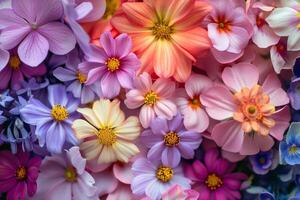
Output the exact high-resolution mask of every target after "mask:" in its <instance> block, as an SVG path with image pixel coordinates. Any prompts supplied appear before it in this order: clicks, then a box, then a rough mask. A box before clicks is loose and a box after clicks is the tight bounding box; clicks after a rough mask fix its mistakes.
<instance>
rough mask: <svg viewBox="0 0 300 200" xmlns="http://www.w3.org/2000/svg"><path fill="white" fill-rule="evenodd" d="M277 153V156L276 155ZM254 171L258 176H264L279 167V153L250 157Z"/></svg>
mask: <svg viewBox="0 0 300 200" xmlns="http://www.w3.org/2000/svg"><path fill="white" fill-rule="evenodd" d="M276 153H277V155H276ZM249 160H250V163H251V165H252V169H253V171H254V172H255V173H256V174H260V175H264V174H267V173H268V172H269V171H270V170H272V169H274V168H276V167H277V165H278V152H275V150H270V151H266V152H260V153H258V154H256V155H252V156H250V157H249Z"/></svg>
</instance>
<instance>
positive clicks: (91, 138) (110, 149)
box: [72, 99, 141, 164]
mask: <svg viewBox="0 0 300 200" xmlns="http://www.w3.org/2000/svg"><path fill="white" fill-rule="evenodd" d="M77 111H78V112H79V113H81V114H82V115H83V117H84V118H85V119H86V120H83V119H77V120H75V121H74V122H73V126H72V127H73V129H74V131H75V135H76V137H77V138H78V139H84V140H83V142H82V143H81V144H80V150H81V152H82V153H83V155H84V157H85V158H86V159H87V160H97V163H98V164H101V163H111V162H115V161H121V162H128V161H129V159H130V158H131V157H133V156H134V155H136V154H137V153H139V149H138V148H137V146H136V145H135V144H133V140H135V139H136V138H137V137H138V136H139V135H140V131H141V128H140V124H139V121H138V118H137V117H129V118H127V119H125V115H124V113H123V111H122V110H121V109H120V102H119V100H113V101H112V102H111V101H110V100H107V99H100V100H99V101H95V102H94V104H93V107H92V109H91V108H79V109H78V110H77Z"/></svg>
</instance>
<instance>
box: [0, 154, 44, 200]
mask: <svg viewBox="0 0 300 200" xmlns="http://www.w3.org/2000/svg"><path fill="white" fill-rule="evenodd" d="M40 165H41V159H40V158H39V157H33V158H30V157H29V153H25V152H23V151H18V153H17V154H16V155H13V154H12V153H11V152H10V151H2V152H0V192H7V199H9V200H25V198H26V197H27V195H28V196H30V197H32V196H33V195H34V194H35V192H36V189H37V184H36V179H37V178H38V175H39V167H40Z"/></svg>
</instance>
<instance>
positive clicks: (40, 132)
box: [35, 121, 52, 147]
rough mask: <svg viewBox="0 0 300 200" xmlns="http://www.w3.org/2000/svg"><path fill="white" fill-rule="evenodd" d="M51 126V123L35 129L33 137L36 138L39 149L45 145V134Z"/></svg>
mask: <svg viewBox="0 0 300 200" xmlns="http://www.w3.org/2000/svg"><path fill="white" fill-rule="evenodd" d="M51 125H52V121H50V122H46V123H44V124H42V125H40V126H37V127H36V129H35V135H36V136H37V138H38V140H39V145H40V146H41V147H43V146H44V145H45V143H46V134H47V131H48V130H49V128H50V126H51Z"/></svg>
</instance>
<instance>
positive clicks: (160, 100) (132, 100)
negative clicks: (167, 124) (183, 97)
mask: <svg viewBox="0 0 300 200" xmlns="http://www.w3.org/2000/svg"><path fill="white" fill-rule="evenodd" d="M133 85H134V89H132V90H129V91H128V92H127V94H126V99H125V101H124V103H125V104H126V106H127V107H128V108H130V109H135V108H139V107H141V106H142V108H141V110H140V114H139V119H140V122H141V124H142V126H143V127H144V128H148V127H149V126H150V123H151V121H152V120H153V119H154V118H155V117H161V118H165V119H168V120H170V119H172V118H173V116H175V115H176V114H177V108H176V105H175V103H174V102H173V101H172V97H173V95H174V92H175V83H174V82H172V81H170V80H168V79H163V78H159V79H157V80H156V81H155V82H154V83H153V82H152V79H151V76H150V75H149V74H147V73H143V74H141V75H140V76H139V77H136V79H135V80H134V83H133Z"/></svg>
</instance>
